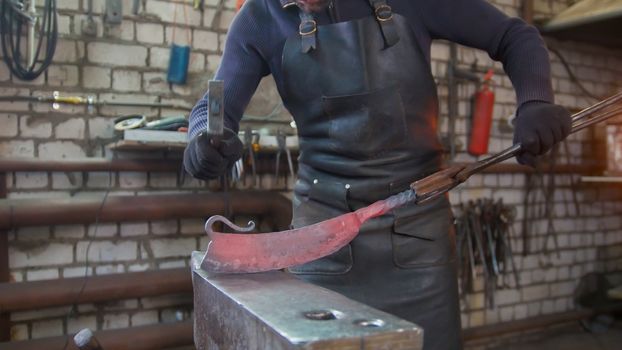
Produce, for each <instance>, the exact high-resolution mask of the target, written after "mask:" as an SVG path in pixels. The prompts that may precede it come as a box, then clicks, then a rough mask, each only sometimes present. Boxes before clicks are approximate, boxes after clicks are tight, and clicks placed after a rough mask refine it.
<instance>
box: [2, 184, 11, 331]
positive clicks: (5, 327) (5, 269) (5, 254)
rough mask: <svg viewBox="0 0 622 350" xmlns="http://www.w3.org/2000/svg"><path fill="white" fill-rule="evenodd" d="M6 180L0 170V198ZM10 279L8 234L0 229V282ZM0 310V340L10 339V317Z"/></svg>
mask: <svg viewBox="0 0 622 350" xmlns="http://www.w3.org/2000/svg"><path fill="white" fill-rule="evenodd" d="M6 181H7V177H6V173H4V172H0V198H5V197H6V195H7V185H6ZM10 279H11V271H10V269H9V236H8V232H6V231H0V282H9V281H10ZM0 310H2V308H0ZM2 311H3V312H2V313H0V342H3V341H10V340H11V317H10V315H9V314H8V313H7V312H5V311H4V310H2Z"/></svg>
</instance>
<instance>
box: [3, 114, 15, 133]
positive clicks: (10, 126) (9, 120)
mask: <svg viewBox="0 0 622 350" xmlns="http://www.w3.org/2000/svg"><path fill="white" fill-rule="evenodd" d="M17 123H18V118H17V115H15V114H5V113H2V114H0V125H2V127H0V137H13V136H17V133H18V124H17Z"/></svg>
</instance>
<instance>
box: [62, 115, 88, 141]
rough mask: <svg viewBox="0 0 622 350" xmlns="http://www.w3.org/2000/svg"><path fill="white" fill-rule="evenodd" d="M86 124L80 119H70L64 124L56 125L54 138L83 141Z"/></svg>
mask: <svg viewBox="0 0 622 350" xmlns="http://www.w3.org/2000/svg"><path fill="white" fill-rule="evenodd" d="M85 127H86V123H85V122H84V119H82V118H72V119H68V120H66V121H64V122H61V123H58V124H57V125H56V126H55V127H54V136H56V138H57V139H72V140H81V139H84V129H85Z"/></svg>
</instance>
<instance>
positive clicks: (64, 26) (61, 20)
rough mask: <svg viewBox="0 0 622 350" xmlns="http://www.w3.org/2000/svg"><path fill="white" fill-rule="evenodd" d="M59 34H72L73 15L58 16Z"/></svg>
mask: <svg viewBox="0 0 622 350" xmlns="http://www.w3.org/2000/svg"><path fill="white" fill-rule="evenodd" d="M57 22H58V34H64V35H69V34H71V16H61V15H59V16H58V19H57Z"/></svg>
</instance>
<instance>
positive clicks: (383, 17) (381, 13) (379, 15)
mask: <svg viewBox="0 0 622 350" xmlns="http://www.w3.org/2000/svg"><path fill="white" fill-rule="evenodd" d="M375 13H376V19H377V20H378V22H387V21H390V20H392V19H393V9H391V6H389V5H387V4H382V5H380V6H378V7H376V9H375Z"/></svg>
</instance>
